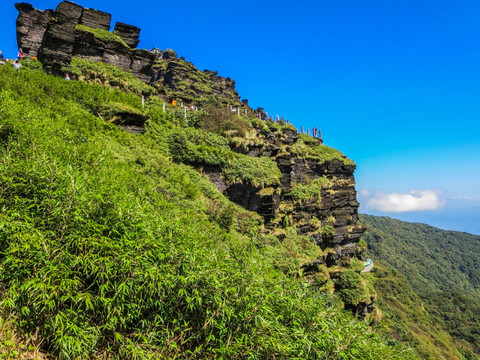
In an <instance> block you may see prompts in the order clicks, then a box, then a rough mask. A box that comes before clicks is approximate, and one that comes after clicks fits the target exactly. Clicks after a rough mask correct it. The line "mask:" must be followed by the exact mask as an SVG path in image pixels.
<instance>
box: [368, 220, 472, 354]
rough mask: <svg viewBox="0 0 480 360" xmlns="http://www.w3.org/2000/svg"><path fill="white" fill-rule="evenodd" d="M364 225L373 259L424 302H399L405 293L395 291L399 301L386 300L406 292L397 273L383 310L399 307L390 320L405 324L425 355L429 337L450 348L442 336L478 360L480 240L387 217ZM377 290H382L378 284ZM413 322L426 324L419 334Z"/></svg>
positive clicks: (397, 293)
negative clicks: (391, 270) (421, 311)
mask: <svg viewBox="0 0 480 360" xmlns="http://www.w3.org/2000/svg"><path fill="white" fill-rule="evenodd" d="M361 221H362V222H363V223H364V224H365V225H367V226H368V231H367V233H366V234H365V236H364V237H365V240H366V241H367V243H368V252H369V253H370V255H371V256H372V258H374V259H378V260H380V261H382V263H384V264H388V266H391V267H392V268H394V269H396V271H398V273H399V274H402V275H403V276H405V277H406V279H408V282H409V284H410V286H411V287H412V288H413V290H414V291H415V293H416V294H418V296H420V298H421V299H422V300H423V304H422V303H421V301H420V299H419V298H417V299H415V303H416V305H415V306H409V305H408V302H407V301H405V299H402V298H401V294H402V293H403V292H404V289H402V288H397V289H396V291H395V292H394V294H396V295H395V296H397V297H398V301H390V300H388V297H389V296H390V295H389V294H392V291H391V290H392V288H393V287H394V286H397V287H398V286H401V284H403V288H406V285H405V284H406V281H403V280H402V281H403V282H401V281H400V280H398V277H399V275H398V274H395V276H394V279H395V280H391V279H390V280H389V282H388V284H389V285H388V286H389V287H388V288H386V289H385V291H384V292H383V293H384V298H383V299H384V301H383V305H382V306H385V304H387V306H389V307H390V308H391V309H392V308H395V309H394V310H392V314H393V315H392V316H394V318H396V319H399V318H403V319H405V320H403V321H404V323H405V326H404V327H403V328H402V329H400V330H399V333H403V334H404V335H402V339H407V338H408V337H409V336H413V337H414V338H415V339H416V340H414V341H410V342H411V343H412V344H415V343H416V344H418V348H419V349H421V348H422V347H423V349H424V350H421V352H422V353H427V352H428V351H430V350H432V349H433V346H434V345H432V344H430V345H427V344H423V345H422V342H424V341H425V339H424V337H425V332H429V333H430V334H435V332H436V333H437V334H438V336H437V335H433V336H434V340H435V342H436V343H435V344H437V342H438V344H443V345H442V347H443V348H448V347H449V346H450V345H448V344H447V345H445V344H446V343H445V341H444V340H445V335H444V334H442V332H443V333H449V334H450V335H451V336H452V337H453V339H454V341H455V345H456V347H452V348H451V349H453V350H452V351H457V352H458V351H460V352H461V353H462V354H463V356H464V357H465V358H467V359H473V358H475V357H474V355H472V351H473V352H475V353H476V354H480V317H479V315H478V314H480V282H479V280H480V273H479V269H480V256H479V254H480V237H479V236H475V235H470V234H466V233H460V232H453V231H444V230H440V229H437V228H434V227H432V226H428V225H425V224H411V223H407V222H403V221H400V220H395V219H391V218H386V217H376V216H369V215H362V216H361ZM386 276H391V275H386ZM402 279H403V278H402ZM384 284H386V283H385V282H384ZM376 288H377V289H381V287H379V286H378V285H376ZM395 304H397V305H395ZM400 304H401V306H400ZM421 307H425V308H426V310H427V311H428V313H429V315H428V319H427V320H428V321H427V320H425V321H424V322H423V323H420V322H419V315H418V314H419V311H418V308H421ZM426 317H427V315H425V316H424V318H425V319H426ZM413 322H417V324H418V326H422V324H423V327H422V329H421V331H420V329H418V330H417V331H416V334H415V333H413V334H412V333H410V331H409V330H408V329H415V328H414V327H413V324H412V323H413ZM431 324H435V326H432V325H431ZM435 328H440V330H438V329H437V330H434V329H435ZM422 339H424V340H422ZM435 346H439V345H435ZM439 348H440V347H439ZM425 349H429V350H428V351H427V350H425ZM455 349H457V350H455ZM477 356H478V355H477ZM445 358H448V357H445Z"/></svg>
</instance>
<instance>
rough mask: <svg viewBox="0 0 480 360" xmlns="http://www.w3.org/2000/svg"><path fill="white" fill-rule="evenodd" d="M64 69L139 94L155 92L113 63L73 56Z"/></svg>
mask: <svg viewBox="0 0 480 360" xmlns="http://www.w3.org/2000/svg"><path fill="white" fill-rule="evenodd" d="M79 26H80V25H79ZM115 36H116V35H115ZM64 71H65V72H68V73H69V74H70V75H73V77H74V78H76V79H79V80H83V81H86V82H88V83H93V84H95V83H99V84H102V85H105V86H108V87H112V88H118V89H120V90H123V91H127V92H132V93H134V94H137V95H141V94H143V95H145V96H149V95H153V94H154V93H155V90H154V88H153V87H151V86H150V85H147V84H145V83H143V82H142V81H140V80H138V79H137V78H136V77H134V76H133V75H132V74H130V73H127V72H124V71H122V70H120V69H118V68H117V67H115V66H113V65H110V64H105V63H102V62H97V63H96V62H92V61H88V60H83V59H79V58H73V59H72V62H71V64H70V66H69V67H67V68H64Z"/></svg>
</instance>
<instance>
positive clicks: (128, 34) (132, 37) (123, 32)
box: [113, 22, 140, 49]
mask: <svg viewBox="0 0 480 360" xmlns="http://www.w3.org/2000/svg"><path fill="white" fill-rule="evenodd" d="M113 33H114V34H115V35H118V36H120V37H121V38H122V40H123V41H125V43H126V44H127V45H128V46H130V47H131V48H132V49H135V48H136V47H137V45H138V43H139V42H140V40H139V37H140V28H138V27H136V26H133V25H128V24H124V23H121V22H117V23H116V24H115V29H114V30H113Z"/></svg>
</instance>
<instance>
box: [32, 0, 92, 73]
mask: <svg viewBox="0 0 480 360" xmlns="http://www.w3.org/2000/svg"><path fill="white" fill-rule="evenodd" d="M82 10H83V8H82V7H81V6H79V5H77V4H75V3H72V2H69V1H64V2H62V3H60V4H59V5H58V6H57V9H56V10H55V14H54V16H53V17H52V18H51V21H50V22H49V23H48V27H47V30H46V32H45V36H44V38H43V42H42V46H41V48H40V51H39V53H38V59H39V60H40V61H41V62H42V63H43V65H44V67H45V69H46V70H48V71H49V72H52V73H55V74H61V73H62V71H61V70H62V67H63V66H68V65H69V64H70V61H71V59H72V54H73V48H74V42H75V27H76V26H77V25H78V22H79V20H80V17H81V16H82Z"/></svg>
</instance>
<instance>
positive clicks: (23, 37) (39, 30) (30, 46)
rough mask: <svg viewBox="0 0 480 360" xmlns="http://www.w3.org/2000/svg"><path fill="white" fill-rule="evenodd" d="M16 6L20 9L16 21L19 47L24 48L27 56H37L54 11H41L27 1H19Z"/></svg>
mask: <svg viewBox="0 0 480 360" xmlns="http://www.w3.org/2000/svg"><path fill="white" fill-rule="evenodd" d="M15 7H16V9H17V10H18V17H17V22H16V25H17V45H18V48H19V49H22V51H23V53H24V55H25V56H29V57H32V56H37V55H38V50H39V49H40V46H41V45H42V41H43V36H44V35H45V31H46V30H47V25H48V23H49V21H50V19H51V18H52V14H53V11H52V10H46V11H40V10H37V9H34V8H33V6H32V5H30V4H27V3H17V4H15Z"/></svg>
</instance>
